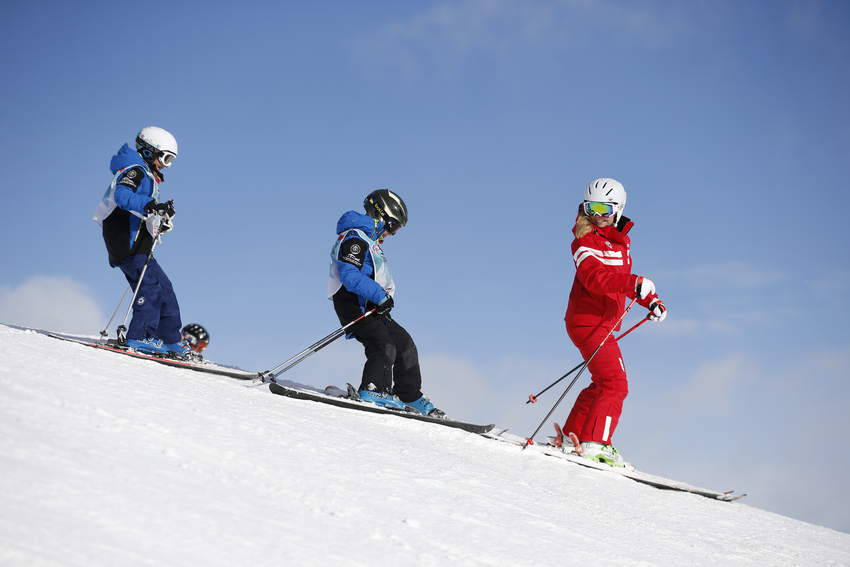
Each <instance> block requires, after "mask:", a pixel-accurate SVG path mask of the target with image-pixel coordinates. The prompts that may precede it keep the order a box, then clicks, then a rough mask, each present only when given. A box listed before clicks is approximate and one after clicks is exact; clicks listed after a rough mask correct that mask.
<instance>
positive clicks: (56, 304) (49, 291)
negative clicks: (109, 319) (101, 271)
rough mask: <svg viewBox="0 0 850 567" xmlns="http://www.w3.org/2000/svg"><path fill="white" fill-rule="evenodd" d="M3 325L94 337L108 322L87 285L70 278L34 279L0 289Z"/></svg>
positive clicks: (0, 316)
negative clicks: (13, 286)
mask: <svg viewBox="0 0 850 567" xmlns="http://www.w3.org/2000/svg"><path fill="white" fill-rule="evenodd" d="M0 322H2V323H5V324H8V325H19V326H22V327H33V328H36V329H44V330H49V331H56V332H66V333H79V334H87V335H94V334H97V333H98V331H99V330H100V329H101V328H102V327H103V325H104V323H106V320H105V319H104V318H103V314H102V313H101V311H100V308H99V307H98V306H97V304H96V302H95V300H94V293H93V292H92V290H91V289H90V288H89V287H88V286H86V285H84V284H81V283H79V282H77V281H74V280H73V279H71V278H69V277H59V276H33V277H31V278H29V279H28V280H26V281H25V282H24V283H22V284H21V285H20V286H18V287H15V288H9V287H0Z"/></svg>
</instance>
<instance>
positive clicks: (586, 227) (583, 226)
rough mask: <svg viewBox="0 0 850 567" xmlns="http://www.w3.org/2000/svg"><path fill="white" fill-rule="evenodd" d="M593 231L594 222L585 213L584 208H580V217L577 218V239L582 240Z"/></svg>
mask: <svg viewBox="0 0 850 567" xmlns="http://www.w3.org/2000/svg"><path fill="white" fill-rule="evenodd" d="M592 230H593V222H591V220H590V217H588V216H587V213H585V212H584V207H583V206H581V205H579V206H578V216H577V217H576V238H581V237H582V236H584V235H585V234H587V233H588V232H590V231H592Z"/></svg>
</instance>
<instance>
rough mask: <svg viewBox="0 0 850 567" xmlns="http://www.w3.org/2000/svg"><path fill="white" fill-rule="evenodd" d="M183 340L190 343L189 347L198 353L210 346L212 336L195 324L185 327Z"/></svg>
mask: <svg viewBox="0 0 850 567" xmlns="http://www.w3.org/2000/svg"><path fill="white" fill-rule="evenodd" d="M183 339H184V340H185V341H186V342H188V343H189V347H191V349H192V350H193V351H194V352H198V353H199V352H201V351H202V350H204V349H205V348H207V346H209V344H210V334H209V333H207V330H206V329H204V328H203V327H201V326H200V325H197V324H195V323H191V324H189V325H186V326H185V327H183Z"/></svg>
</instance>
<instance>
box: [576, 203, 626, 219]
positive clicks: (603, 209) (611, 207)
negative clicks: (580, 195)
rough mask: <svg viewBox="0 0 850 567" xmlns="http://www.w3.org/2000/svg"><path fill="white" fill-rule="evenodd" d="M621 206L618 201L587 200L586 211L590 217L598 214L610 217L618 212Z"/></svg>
mask: <svg viewBox="0 0 850 567" xmlns="http://www.w3.org/2000/svg"><path fill="white" fill-rule="evenodd" d="M618 208H619V206H618V205H617V204H616V203H600V202H598V201H585V202H584V212H585V213H586V214H587V216H589V217H593V216H598V217H602V218H606V219H607V218H608V217H610V216H613V215H614V213H616V212H617V209H618Z"/></svg>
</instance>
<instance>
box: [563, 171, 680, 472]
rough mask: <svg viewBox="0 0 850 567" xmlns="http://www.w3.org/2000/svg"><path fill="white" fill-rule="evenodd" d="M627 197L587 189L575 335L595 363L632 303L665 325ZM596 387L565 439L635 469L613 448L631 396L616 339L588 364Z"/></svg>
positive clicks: (569, 318) (571, 319) (596, 185)
mask: <svg viewBox="0 0 850 567" xmlns="http://www.w3.org/2000/svg"><path fill="white" fill-rule="evenodd" d="M625 206H626V190H625V189H624V188H623V185H622V184H621V183H619V182H618V181H616V180H614V179H610V178H607V177H606V178H602V179H597V180H596V181H594V182H593V183H591V184H590V185H588V186H587V189H586V190H585V193H584V202H583V203H582V204H581V205H580V206H579V211H578V217H577V218H576V225H575V228H574V229H573V233H574V234H575V240H573V243H572V253H573V260H574V261H575V265H576V276H575V280H574V281H573V287H572V290H571V291H570V300H569V305H568V307H567V314H566V316H565V317H564V320H565V321H566V325H567V333H568V334H569V336H570V340H572V341H573V344H575V346H576V348H578V349H579V351H581V354H582V357H584V359H585V360H587V359H588V358H589V357H590V356H591V355H592V354H593V353H594V351H596V349H597V348H598V347H599V345H600V343H602V341H603V340H604V339H605V337H606V336H607V335H608V333H609V332H611V331H612V329H613V330H614V331H617V330H619V325H618V326H617V328H614V325H615V324H617V322H618V320H619V318H620V316H621V315H622V314H623V311H624V310H625V302H626V298H629V299H634V298H637V302H638V303H639V304H640V305H642V306H643V307H646V308H647V309H649V310H650V315H649V318H650V319H652V320H653V321H663V320H664V318H665V317H666V316H667V309H666V307H664V303H663V302H662V301H661V300H660V299H658V295H657V294H656V293H655V284H654V283H653V282H652V280H650V279H649V278H644V277H640V276H635V275H632V258H631V250H630V248H629V247H630V244H631V240H630V239H629V236H628V233H629V230H631V228H632V226H634V223H632V222H631V221H630V220H629V219H628V218H626V217H624V216H623V209H624V208H625ZM587 369H588V370H589V371H590V374H591V380H592V383H591V384H590V386H588V387H587V388H585V389H584V390H582V391H581V393H580V394H579V395H578V398H577V399H576V402H575V405H574V406H573V409H572V411H571V412H570V416H569V417H568V418H567V421H566V423H565V424H564V427H563V431H564V433H565V434H568V433H574V434H575V435H576V436H577V437H578V440H579V442H580V446H578V447H575V451H576V452H577V453H580V454H582V455H584V456H585V457H589V458H591V459H593V460H595V461H598V462H601V463H607V464H609V465H611V466H618V467H626V468H631V469H633V467H631V465H629V464H628V463H626V462H625V461H623V458H622V457H621V456H620V454H619V452H618V451H617V449H615V448H614V447H613V446H612V445H611V437H612V436H613V435H614V430H615V429H616V428H617V423H618V421H619V419H620V414H621V413H622V411H623V400H625V398H626V395H627V394H628V393H629V386H628V381H627V379H626V367H625V365H624V364H623V357H622V354H620V347H619V346H618V345H617V341H615V340H611V339H609V340H607V341H605V344H604V345H603V346H602V348H601V349H600V350H599V352H598V353H596V356H595V357H594V358H593V360H592V361H591V362H590V364H589V365H588V367H587Z"/></svg>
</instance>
